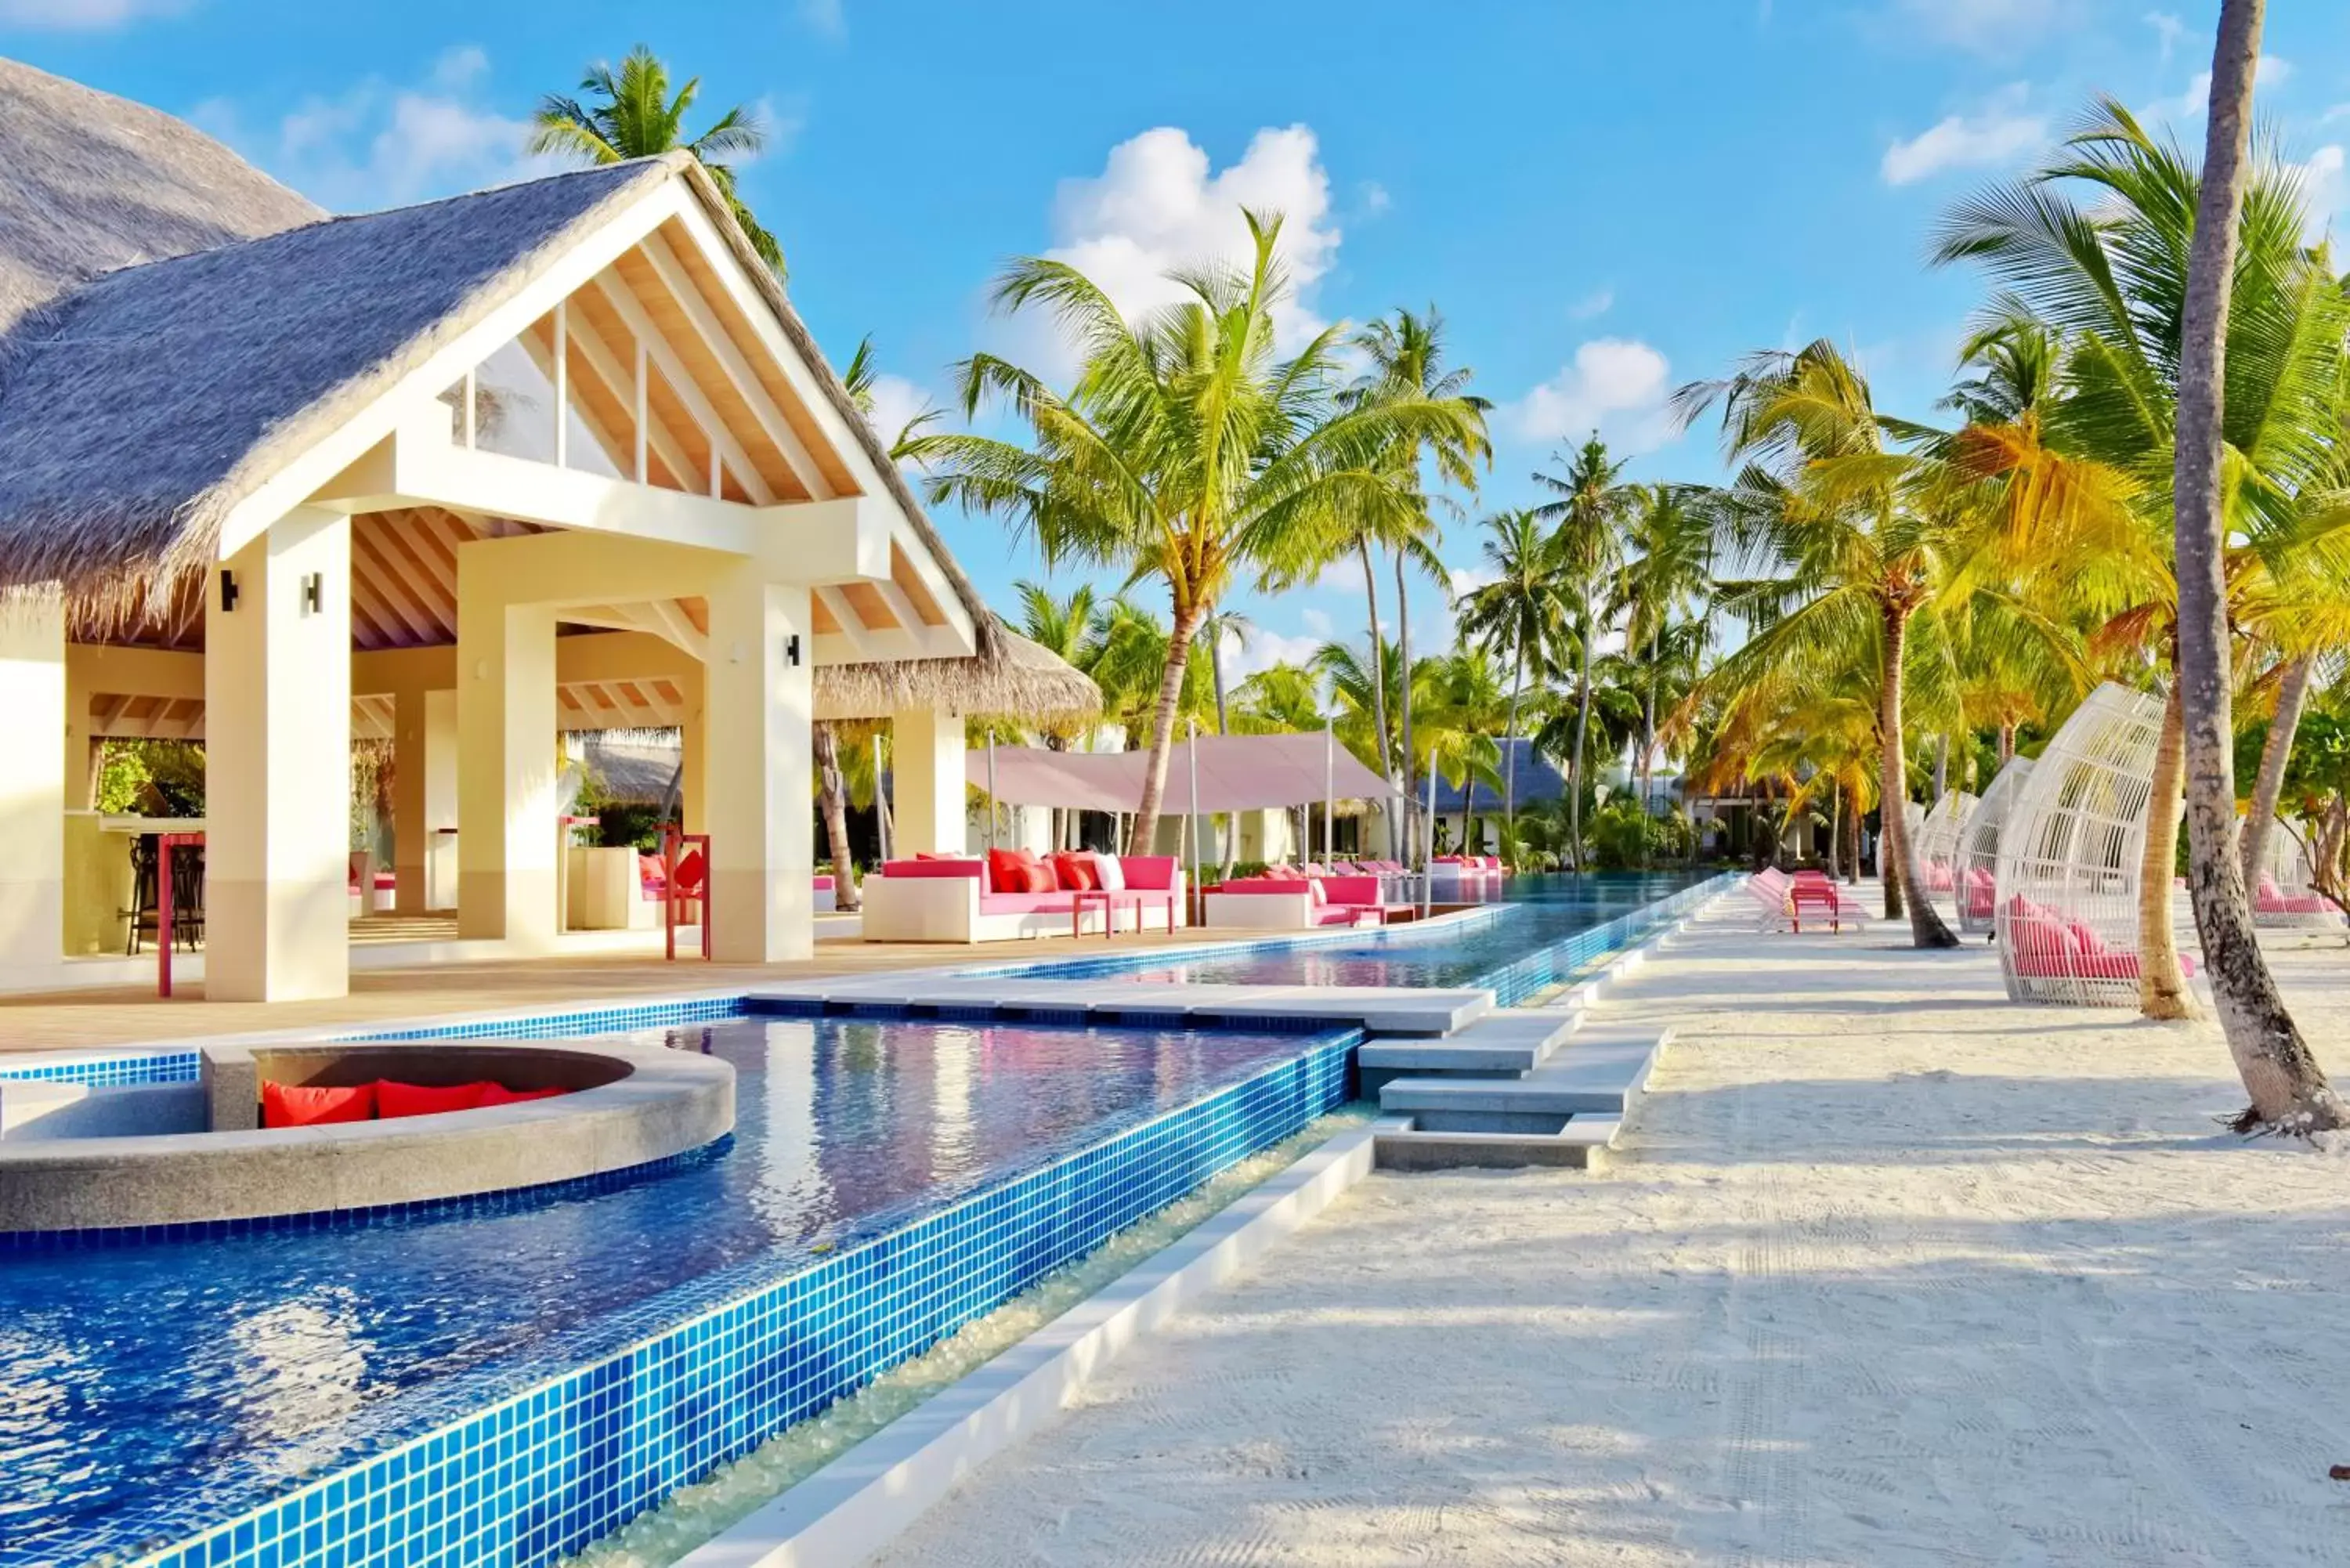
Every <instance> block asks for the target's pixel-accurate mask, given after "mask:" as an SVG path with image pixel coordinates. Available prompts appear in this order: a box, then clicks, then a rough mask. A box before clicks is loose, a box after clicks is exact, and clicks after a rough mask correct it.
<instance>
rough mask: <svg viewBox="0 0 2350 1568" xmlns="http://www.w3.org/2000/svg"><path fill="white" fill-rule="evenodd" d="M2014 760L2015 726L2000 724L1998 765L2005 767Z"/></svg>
mask: <svg viewBox="0 0 2350 1568" xmlns="http://www.w3.org/2000/svg"><path fill="white" fill-rule="evenodd" d="M2014 760H2015V726H2014V725H2013V724H2002V725H2001V726H2000V727H1999V765H2000V766H2001V767H2005V766H2007V764H2008V763H2012V762H2013V761H2014Z"/></svg>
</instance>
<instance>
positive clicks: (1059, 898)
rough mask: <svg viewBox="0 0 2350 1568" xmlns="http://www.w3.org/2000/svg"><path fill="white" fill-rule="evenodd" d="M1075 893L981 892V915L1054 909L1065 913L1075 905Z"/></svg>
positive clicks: (1030, 912) (1021, 913)
mask: <svg viewBox="0 0 2350 1568" xmlns="http://www.w3.org/2000/svg"><path fill="white" fill-rule="evenodd" d="M1076 902H1077V896H1076V894H1075V893H982V894H981V895H980V896H979V912H980V913H981V914H983V915H1034V914H1038V913H1041V912H1043V911H1045V910H1048V909H1055V910H1059V911H1061V912H1062V913H1064V914H1066V913H1067V912H1068V911H1069V910H1070V909H1074V908H1076Z"/></svg>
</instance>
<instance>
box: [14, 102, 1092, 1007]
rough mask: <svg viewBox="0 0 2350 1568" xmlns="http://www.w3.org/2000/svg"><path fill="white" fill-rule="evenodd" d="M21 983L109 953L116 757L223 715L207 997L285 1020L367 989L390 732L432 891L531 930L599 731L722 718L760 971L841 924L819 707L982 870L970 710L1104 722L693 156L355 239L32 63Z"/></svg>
mask: <svg viewBox="0 0 2350 1568" xmlns="http://www.w3.org/2000/svg"><path fill="white" fill-rule="evenodd" d="M0 213H5V218H6V221H5V223H0V587H5V588H6V589H8V590H10V603H9V606H8V607H7V612H6V613H5V616H0V703H5V711H7V712H8V713H9V714H10V715H11V716H12V718H14V719H16V720H17V721H19V725H18V727H17V728H16V734H17V736H18V737H20V742H19V743H18V744H16V745H14V746H12V747H10V748H7V749H6V751H5V753H0V817H5V823H0V827H5V840H6V842H7V843H9V844H10V846H12V849H15V850H16V854H15V855H14V856H13V857H11V859H10V860H9V862H8V863H7V864H6V865H5V867H0V983H8V982H13V983H16V984H18V985H26V984H38V983H42V982H43V981H44V980H45V978H47V979H54V973H55V971H57V969H58V967H59V966H60V965H61V964H63V963H65V962H66V959H65V954H64V950H63V946H62V942H63V939H62V936H61V932H62V931H63V929H65V920H66V913H67V911H66V909H65V906H66V904H67V903H68V901H69V898H68V889H67V885H66V884H67V877H66V870H65V867H66V862H67V858H68V856H67V850H66V843H67V838H68V832H69V826H70V821H69V819H72V818H74V817H76V816H86V815H88V814H87V811H86V809H85V808H87V806H88V804H89V802H88V794H87V784H86V782H85V781H86V779H87V775H88V765H87V759H88V749H89V746H90V744H91V742H93V741H94V740H96V739H97V738H99V737H101V736H105V735H181V736H186V735H201V736H202V737H203V741H204V744H205V752H206V772H207V797H206V798H207V806H206V816H205V820H204V822H203V825H202V829H203V832H204V834H205V835H206V849H205V854H206V859H207V873H206V897H207V899H208V904H209V908H208V910H207V917H208V918H207V926H208V934H207V952H206V963H207V966H208V971H209V972H208V974H207V986H208V993H209V994H211V995H213V996H214V997H220V998H276V997H294V996H319V995H335V994H339V993H340V992H342V991H343V989H344V988H345V985H346V981H347V964H348V958H347V939H346V937H345V934H344V931H343V919H342V915H343V911H344V908H345V886H346V880H347V877H348V851H349V847H350V846H349V843H348V838H349V828H348V795H349V783H348V779H349V767H350V762H349V755H350V743H351V741H352V738H353V736H354V735H355V734H369V733H374V734H377V735H381V734H384V733H386V732H388V733H389V734H390V738H391V740H392V742H393V746H394V749H395V753H396V763H395V769H394V772H395V777H396V780H397V789H396V794H395V803H394V806H395V809H394V818H395V825H394V832H395V839H396V842H397V845H398V860H399V867H398V879H399V889H400V892H399V898H400V908H402V909H417V910H421V909H423V908H425V906H426V900H427V897H428V894H429V893H431V892H432V891H433V890H434V889H435V888H437V887H441V886H445V885H447V884H448V883H449V882H452V881H453V883H454V886H455V888H456V889H457V911H458V920H459V928H460V931H461V934H463V936H465V937H469V938H474V939H480V940H484V942H489V943H495V944H497V945H498V946H497V950H500V951H507V952H530V951H538V950H547V949H550V948H552V947H554V946H555V945H556V942H557V937H556V931H557V929H558V924H559V922H558V918H557V913H556V883H557V867H556V855H557V841H558V836H557V829H556V821H555V810H556V807H555V804H554V803H555V799H556V794H555V791H556V779H555V758H556V746H555V736H556V732H558V731H561V730H577V729H593V728H599V727H608V726H609V727H624V726H626V727H638V726H646V725H677V726H680V727H681V728H682V729H683V730H684V732H685V733H686V754H687V757H688V759H689V765H688V772H689V783H688V787H687V790H686V803H685V811H686V815H687V817H688V824H687V826H689V828H692V829H699V830H702V831H707V832H708V833H710V834H711V836H712V857H711V859H712V890H711V903H712V913H713V917H714V919H713V926H714V931H715V935H716V944H717V950H718V954H719V956H721V957H723V958H732V959H737V960H746V961H773V960H780V959H785V958H790V957H793V956H796V955H799V954H802V953H805V952H806V950H807V946H808V943H809V940H810V929H811V928H810V925H809V910H808V897H809V895H808V889H809V886H810V881H809V873H810V871H811V868H812V865H811V863H812V850H811V842H810V840H811V832H810V823H809V812H808V808H807V800H808V795H809V745H808V725H809V723H810V722H811V721H812V720H816V719H825V718H841V717H862V718H881V717H887V718H889V719H890V721H891V722H892V723H893V725H894V726H895V730H896V745H897V755H898V763H897V769H898V773H899V778H900V792H901V798H900V800H899V803H898V825H899V838H900V840H901V842H903V843H904V844H905V845H906V846H909V847H921V846H930V845H932V844H935V845H938V846H945V845H949V844H952V845H957V846H959V845H960V843H961V839H962V744H963V742H962V714H964V713H966V712H971V711H983V712H993V711H1051V712H1066V711H1086V710H1087V708H1088V707H1089V706H1090V705H1091V704H1092V703H1093V702H1095V701H1097V697H1096V694H1095V693H1093V692H1092V691H1091V688H1090V685H1089V683H1088V682H1087V681H1086V680H1084V678H1083V677H1082V676H1079V675H1077V674H1076V672H1075V671H1073V670H1069V669H1068V668H1067V667H1066V665H1062V664H1060V663H1059V661H1058V660H1055V659H1053V658H1052V657H1051V655H1049V654H1046V653H1045V652H1044V650H1043V649H1036V648H1035V647H1034V645H1026V646H1023V645H1021V644H1020V643H1018V642H1017V641H1016V640H1014V639H1011V638H1010V637H1009V635H1008V634H1007V633H1006V632H1004V630H1003V628H1001V627H1000V626H999V625H998V624H997V623H996V621H995V620H994V618H993V616H991V615H990V613H989V612H988V610H987V608H986V607H985V605H984V604H983V603H982V602H981V600H980V598H979V597H978V595H977V593H976V592H975V591H974V590H973V588H972V585H971V583H970V582H969V580H968V579H967V578H966V577H965V576H963V574H962V570H961V568H960V567H959V566H957V565H956V564H955V561H954V559H953V557H952V556H951V555H950V554H949V552H948V551H947V549H946V546H945V545H944V544H943V543H942V542H941V539H940V538H939V536H938V535H937V533H936V531H935V530H934V529H933V528H932V526H931V523H930V521H929V519H928V518H927V517H926V516H925V515H924V514H923V513H922V509H921V507H920V504H918V503H917V502H916V500H915V498H914V496H913V495H912V493H910V491H909V489H908V488H907V486H906V484H905V482H904V481H903V479H902V478H901V477H900V475H899V472H897V469H896V468H895V466H894V465H893V464H892V463H891V462H889V459H888V456H887V454H886V452H884V450H883V449H882V447H881V445H880V444H879V441H877V440H876V439H875V437H874V435H873V432H872V431H871V430H870V429H869V428H868V426H867V424H866V423H865V421H863V420H862V419H861V418H859V417H858V413H857V411H856V410H855V408H854V407H853V405H852V404H851V402H850V400H849V399H848V396H847V392H846V390H845V389H843V388H842V386H841V384H840V381H839V379H838V378H837V376H835V374H834V373H833V371H832V369H831V368H830V367H829V366H827V364H826V362H825V360H824V358H823V356H822V355H821V354H820V353H819V352H818V351H817V349H816V345H815V343H814V341H813V340H812V339H811V338H810V337H809V335H808V332H807V330H806V327H805V326H804V325H803V324H802V322H801V320H800V318H799V317H798V315H797V313H796V312H795V310H794V309H793V307H792V305H791V302H790V300H789V299H788V298H787V297H786V296H785V292H784V290H783V288H782V286H781V285H780V284H779V283H778V282H777V281H776V279H775V276H774V275H772V274H771V273H770V272H768V271H767V269H766V268H765V267H764V266H763V265H761V264H760V262H759V260H758V258H757V257H756V256H755V255H754V254H753V252H752V251H751V249H750V246H749V244H748V243H747V242H746V241H745V240H744V238H743V234H742V233H741V231H740V230H739V229H738V228H737V227H736V226H735V224H734V223H733V219H732V218H731V216H730V215H729V213H728V211H727V206H726V203H725V202H724V201H723V200H722V199H721V197H720V195H719V193H718V192H717V191H716V189H715V187H714V186H713V185H712V182H711V180H710V178H709V176H708V175H707V174H706V173H705V172H704V171H702V168H701V167H700V165H698V164H697V163H695V162H694V161H692V160H691V158H689V157H686V156H685V155H682V154H677V155H672V156H670V157H664V158H657V159H648V160H643V161H638V162H633V163H626V164H620V165H617V166H613V167H609V168H599V169H591V170H585V171H578V172H576V173H567V174H559V175H556V176H553V177H550V178H546V179H542V180H536V181H532V182H525V183H521V184H515V185H510V186H505V187H503V188H499V189H495V190H490V191H484V192H476V193H474V194H472V195H467V196H460V197H455V198H452V199H450V200H447V201H442V202H426V203H422V204H420V205H417V206H411V207H403V208H398V209H394V210H391V211H388V212H382V213H369V214H364V215H359V216H351V217H328V216H326V215H325V214H323V213H320V212H318V211H317V209H316V208H314V207H312V206H311V205H310V204H309V203H308V202H305V201H304V200H303V199H302V198H300V197H299V196H296V194H294V193H293V192H290V191H287V190H286V189H284V188H283V187H282V186H279V185H277V184H276V182H273V181H271V180H269V179H268V178H267V177H266V176H265V175H263V174H262V173H260V172H259V171H256V170H254V169H252V168H251V167H249V166H247V165H246V164H244V162H242V161H240V160H238V159H237V158H236V157H235V156H234V154H233V153H231V152H230V151H228V150H227V149H225V148H224V147H222V146H220V145H219V144H218V143H216V142H214V141H213V140H210V139H209V138H206V137H204V136H203V135H202V134H200V133H199V132H197V131H195V130H193V129H192V128H190V127H188V126H186V125H184V124H182V123H180V122H178V121H176V120H173V119H171V118H170V117H168V116H165V115H162V114H160V113H158V112H156V111H154V110H152V109H146V108H143V107H141V106H139V105H136V104H131V103H128V102H125V101H123V100H121V99H115V98H111V97H109V96H107V95H105V94H102V93H98V92H94V91H92V90H90V89H88V88H83V87H80V86H78V85H77V84H74V83H71V82H68V81H64V80H61V79H59V78H55V77H52V76H48V75H47V74H45V73H42V72H39V71H36V70H32V69H30V68H29V67H24V66H21V65H16V64H14V63H11V62H7V61H5V60H0ZM48 735H55V736H56V737H57V742H58V743H57V745H55V746H54V747H53V746H51V745H49V744H47V743H46V742H41V743H33V742H36V741H38V740H39V739H40V738H41V737H45V736H48ZM909 780H910V781H911V786H910V787H909V783H908V781H909ZM950 780H951V788H950V787H948V781H950ZM118 826H124V825H118ZM452 830H453V831H452ZM435 857H454V871H455V875H454V877H446V876H445V875H444V876H438V877H436V875H435V872H436V867H434V865H433V860H434V858H435ZM437 869H438V870H439V871H440V872H443V873H445V872H446V871H447V870H448V869H449V867H446V866H443V867H438V868H437Z"/></svg>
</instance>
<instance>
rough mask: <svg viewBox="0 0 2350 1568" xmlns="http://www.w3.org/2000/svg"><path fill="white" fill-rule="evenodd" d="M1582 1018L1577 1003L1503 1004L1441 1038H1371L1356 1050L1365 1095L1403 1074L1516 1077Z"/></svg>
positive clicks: (1533, 1065)
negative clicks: (1515, 1005) (1560, 1004)
mask: <svg viewBox="0 0 2350 1568" xmlns="http://www.w3.org/2000/svg"><path fill="white" fill-rule="evenodd" d="M1582 1022H1583V1013H1582V1011H1581V1010H1580V1009H1579V1008H1572V1007H1505V1008H1499V1009H1496V1010H1495V1011H1493V1012H1488V1013H1486V1014H1485V1015H1484V1016H1483V1017H1482V1018H1478V1019H1475V1020H1473V1021H1471V1023H1467V1024H1466V1025H1464V1026H1463V1027H1461V1028H1460V1029H1457V1030H1455V1031H1454V1032H1453V1033H1451V1034H1448V1035H1446V1036H1444V1037H1443V1038H1442V1039H1440V1040H1368V1041H1366V1042H1364V1044H1363V1047H1362V1049H1361V1050H1360V1051H1358V1052H1357V1054H1356V1057H1355V1061H1356V1065H1357V1068H1358V1069H1359V1070H1360V1072H1361V1074H1362V1085H1363V1095H1364V1097H1365V1098H1370V1097H1372V1096H1378V1095H1380V1094H1382V1093H1383V1091H1384V1089H1385V1087H1386V1085H1388V1084H1390V1083H1392V1082H1394V1081H1396V1080H1398V1079H1402V1078H1412V1079H1421V1078H1434V1077H1450V1078H1466V1079H1470V1080H1471V1081H1475V1080H1491V1079H1494V1078H1513V1077H1515V1076H1517V1075H1519V1074H1522V1073H1526V1072H1531V1071H1532V1070H1534V1068H1536V1067H1539V1066H1541V1065H1542V1064H1543V1063H1544V1062H1545V1061H1547V1060H1548V1059H1549V1057H1550V1055H1551V1054H1552V1053H1553V1052H1555V1051H1556V1050H1557V1049H1558V1048H1559V1044H1560V1043H1561V1042H1562V1041H1565V1039H1566V1038H1567V1037H1568V1036H1569V1035H1571V1034H1572V1033H1574V1032H1575V1028H1576V1027H1577V1026H1578V1025H1579V1024H1581V1023H1582Z"/></svg>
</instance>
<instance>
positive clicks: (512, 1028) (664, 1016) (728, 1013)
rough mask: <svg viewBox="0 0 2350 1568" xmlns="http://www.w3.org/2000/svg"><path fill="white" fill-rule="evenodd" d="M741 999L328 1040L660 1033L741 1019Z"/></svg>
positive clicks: (431, 1026) (346, 1035)
mask: <svg viewBox="0 0 2350 1568" xmlns="http://www.w3.org/2000/svg"><path fill="white" fill-rule="evenodd" d="M744 1011H745V1010H744V1007H743V998H741V997H740V996H703V997H696V998H694V999H693V1000H691V1001H690V1002H639V1003H636V1004H633V1005H630V1006H627V1007H592V1008H582V1009H579V1010H578V1011H577V1012H549V1013H542V1014H537V1015H535V1016H533V1017H530V1018H520V1019H517V1018H504V1019H500V1018H491V1019H484V1020H483V1021H481V1022H479V1023H439V1024H423V1025H419V1026H418V1027H416V1028H413V1029H379V1030H365V1031H359V1032H356V1033H342V1034H335V1035H332V1036H329V1038H331V1039H334V1040H337V1041H342V1042H347V1043H350V1044H385V1043H388V1042H390V1041H396V1040H486V1039H498V1040H544V1039H546V1038H549V1037H550V1036H553V1035H558V1034H612V1033H619V1032H620V1031H621V1030H625V1029H658V1028H660V1027H661V1026H662V1025H664V1024H670V1023H699V1022H702V1021H704V1020H708V1019H716V1018H740V1017H742V1016H743V1012H744Z"/></svg>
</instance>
